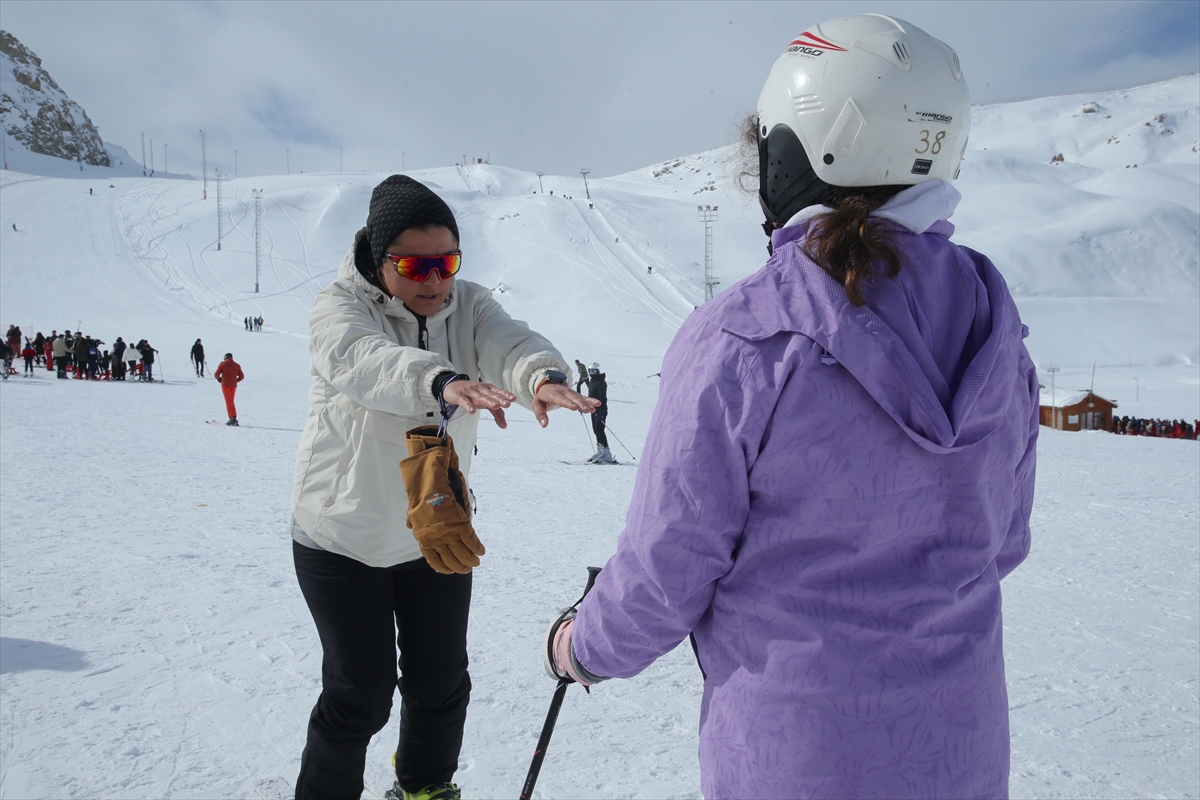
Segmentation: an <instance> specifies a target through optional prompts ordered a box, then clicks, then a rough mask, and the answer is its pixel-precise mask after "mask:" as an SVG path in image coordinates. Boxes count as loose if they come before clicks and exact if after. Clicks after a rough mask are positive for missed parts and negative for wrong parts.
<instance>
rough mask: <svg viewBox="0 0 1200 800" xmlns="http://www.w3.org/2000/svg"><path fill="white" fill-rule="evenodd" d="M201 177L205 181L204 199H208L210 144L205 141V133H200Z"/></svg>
mask: <svg viewBox="0 0 1200 800" xmlns="http://www.w3.org/2000/svg"><path fill="white" fill-rule="evenodd" d="M200 176H201V180H203V181H204V199H205V200H207V199H208V144H206V143H205V141H204V131H200Z"/></svg>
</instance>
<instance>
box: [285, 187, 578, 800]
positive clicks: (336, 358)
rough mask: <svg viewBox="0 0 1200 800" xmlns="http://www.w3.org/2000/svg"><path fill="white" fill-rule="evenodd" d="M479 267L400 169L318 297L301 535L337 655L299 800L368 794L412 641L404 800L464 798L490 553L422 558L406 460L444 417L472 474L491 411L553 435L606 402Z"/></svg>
mask: <svg viewBox="0 0 1200 800" xmlns="http://www.w3.org/2000/svg"><path fill="white" fill-rule="evenodd" d="M461 263H462V254H461V252H460V250H459V235H458V225H457V224H456V222H455V220H454V215H453V213H452V212H451V211H450V208H449V207H448V206H447V205H446V203H445V202H444V201H442V199H441V198H439V197H438V196H437V195H436V194H434V193H433V192H432V191H430V190H429V189H428V188H427V187H426V186H424V185H422V184H420V183H418V182H417V181H415V180H412V179H411V178H409V177H407V176H404V175H393V176H391V177H390V178H388V179H387V180H385V181H384V182H383V183H381V184H380V185H379V186H377V187H376V188H375V191H374V192H373V193H372V195H371V205H370V211H369V214H368V218H367V225H366V227H365V228H363V229H362V230H361V231H359V232H358V234H357V235H356V236H355V240H354V245H353V246H352V247H351V249H350V252H349V253H348V254H347V255H346V257H345V258H344V259H343V260H342V263H341V266H340V268H339V269H338V277H337V280H336V281H334V283H333V284H331V285H330V286H329V287H327V288H326V289H325V290H324V291H323V292H321V293H320V294H319V295H318V296H317V298H316V300H315V301H314V303H313V308H312V315H311V317H310V320H309V349H310V351H311V354H312V375H313V382H312V387H311V389H310V391H309V400H310V404H311V407H310V410H309V414H308V421H307V423H306V425H305V429H304V434H303V436H302V437H301V440H300V452H299V456H298V459H297V464H296V477H295V485H294V489H293V493H292V511H293V516H294V520H293V524H292V536H293V539H294V542H293V554H294V557H295V562H296V574H297V577H298V579H299V582H300V588H301V591H302V592H303V594H304V598H305V601H306V602H307V603H308V606H309V610H310V611H311V612H312V615H313V620H314V621H315V622H316V626H317V631H318V634H319V635H320V638H321V646H322V648H323V651H324V660H323V664H322V691H321V696H320V698H319V699H318V700H317V704H316V706H315V707H314V709H313V712H312V716H311V717H310V719H309V724H308V739H307V744H306V746H305V749H304V754H303V756H302V759H301V764H300V775H299V778H298V779H297V781H296V797H297V800H302V799H303V800H317V799H320V800H324V799H325V798H355V799H357V798H358V797H359V795H360V794H361V793H362V786H363V783H362V775H363V767H364V762H365V757H366V750H367V744H368V743H369V742H370V739H371V736H372V735H373V734H375V733H376V732H378V731H379V730H380V729H381V728H383V726H384V725H385V724H386V723H387V720H388V716H389V713H390V711H391V704H392V694H393V691H394V689H395V687H396V685H397V672H396V667H397V663H396V648H397V645H398V646H399V650H400V660H399V666H400V673H401V675H402V676H403V677H402V678H401V679H400V681H399V687H400V695H401V701H402V704H401V710H400V739H399V743H398V745H397V748H396V785H395V786H394V787H393V788H392V790H391V791H390V792H389V794H388V796H389V797H393V796H394V797H397V798H457V797H458V789H457V787H455V786H454V785H453V784H452V783H451V782H450V781H451V778H452V777H453V775H454V770H455V768H456V767H457V765H458V755H459V750H460V748H461V745H462V734H463V724H464V722H465V720H466V710H467V701H468V698H469V695H470V688H471V681H470V677H469V675H468V673H467V653H466V633H467V616H468V611H469V607H470V599H471V573H470V569H471V567H472V566H474V565H476V564H478V563H479V560H478V556H480V555H483V547H482V546H481V545H479V542H478V540H477V539H474V537H473V536H472V537H471V541H462V542H458V543H456V544H457V545H459V546H458V547H456V548H455V549H456V552H459V553H464V552H466V553H467V555H466V557H465V558H464V559H462V560H461V561H459V562H457V563H455V562H453V561H446V562H441V561H439V560H438V559H434V561H436V562H438V563H437V566H438V571H435V569H434V568H433V567H432V566H431V565H430V563H429V562H427V561H426V560H425V559H424V558H423V557H422V552H421V549H420V547H419V546H418V543H417V541H416V539H415V538H414V537H413V533H412V531H411V530H409V528H408V527H407V525H406V515H407V512H408V496H407V493H406V491H405V488H404V486H403V484H402V481H401V475H400V469H399V467H398V463H399V462H400V461H401V460H403V459H404V458H406V457H408V455H409V453H408V450H407V448H406V444H405V434H406V433H407V432H408V431H409V430H411V429H412V428H415V427H418V426H421V425H430V424H433V425H436V424H438V422H439V420H440V418H441V417H442V411H443V407H444V409H445V410H446V411H449V413H450V421H449V423H448V428H447V429H448V432H449V434H450V437H451V438H452V440H453V442H454V445H455V449H456V451H457V453H458V458H459V462H460V463H459V466H460V470H461V472H462V473H463V474H464V475H467V474H468V472H469V470H470V467H471V455H472V453H473V450H474V444H475V431H476V427H477V425H478V422H479V417H478V415H477V414H475V412H476V411H477V410H478V409H488V410H489V411H491V413H492V415H493V417H495V420H496V423H497V424H498V425H499V426H500V427H501V428H503V427H505V420H504V409H505V408H507V407H509V406H510V405H511V404H512V403H513V402H516V403H519V404H521V405H523V406H525V407H527V408H529V409H531V410H532V411H533V413H534V415H535V417H536V418H537V420H538V422H539V423H540V424H541V425H542V426H543V427H544V426H545V425H546V423H547V421H548V420H547V417H546V412H547V411H549V410H550V409H551V408H553V407H556V406H557V407H561V408H568V409H572V410H576V411H582V412H585V413H587V412H590V411H592V409H593V407H594V404H593V403H592V402H591V401H589V399H588V398H586V397H583V396H582V395H579V394H576V393H575V392H573V391H571V389H570V388H569V386H567V385H566V381H567V377H566V376H567V372H568V369H569V367H568V366H567V363H566V361H565V360H564V359H563V358H562V356H561V355H560V354H559V352H558V351H557V350H556V349H555V348H554V346H553V345H551V344H550V342H549V341H547V340H546V339H545V338H544V337H542V336H540V335H538V334H537V333H534V332H533V331H531V330H530V329H529V327H528V326H527V325H526V324H525V323H523V322H520V321H518V320H514V319H512V318H511V317H510V316H509V315H508V314H507V313H506V312H505V311H504V309H503V308H502V307H501V306H500V304H499V303H497V302H496V301H495V300H494V299H492V296H491V292H489V291H488V290H487V289H486V288H484V287H482V286H480V285H478V284H475V283H470V282H467V281H460V280H456V273H457V271H458V268H459V266H460V265H461ZM455 406H458V407H460V408H461V411H459V412H458V413H454V411H453V408H454V407H455ZM462 412H466V413H462ZM464 548H465V549H464ZM468 551H469V552H468ZM447 564H449V567H447ZM447 569H449V570H451V571H449V572H447V571H446V570H447Z"/></svg>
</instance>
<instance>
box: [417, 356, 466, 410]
mask: <svg viewBox="0 0 1200 800" xmlns="http://www.w3.org/2000/svg"><path fill="white" fill-rule="evenodd" d="M435 355H436V354H435ZM443 372H458V370H456V369H455V368H454V366H453V365H451V363H450V362H449V361H448V360H447V359H445V358H443V357H442V356H440V355H438V356H437V357H436V358H435V359H434V360H433V361H432V362H431V363H430V364H429V366H427V367H425V369H424V370H422V371H421V376H420V377H419V378H417V402H418V403H419V404H420V406H421V408H422V409H424V410H426V411H437V410H438V401H437V398H436V397H434V396H433V382H434V381H435V380H437V376H438V375H441V374H442V373H443Z"/></svg>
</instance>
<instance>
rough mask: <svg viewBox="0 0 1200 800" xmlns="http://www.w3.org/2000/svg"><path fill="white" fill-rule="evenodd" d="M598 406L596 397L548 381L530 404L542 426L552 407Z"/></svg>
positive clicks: (585, 408) (586, 411) (589, 408)
mask: <svg viewBox="0 0 1200 800" xmlns="http://www.w3.org/2000/svg"><path fill="white" fill-rule="evenodd" d="M451 385H453V384H451ZM599 407H600V401H599V400H597V399H596V398H594V397H584V396H583V395H581V394H579V393H578V392H573V391H571V390H570V389H569V388H568V387H567V386H565V385H563V384H561V383H550V382H548V381H547V382H544V383H543V384H542V385H541V386H539V387H538V390H537V394H536V395H534V398H533V405H532V406H530V408H531V409H532V410H533V416H535V417H536V418H537V421H538V425H541V426H542V427H543V428H544V427H546V426H547V425H549V424H550V418H549V417H548V416H547V412H549V411H550V409H552V408H566V409H570V410H571V411H578V412H580V413H582V414H590V413H592V412H593V411H595V410H596V409H597V408H599Z"/></svg>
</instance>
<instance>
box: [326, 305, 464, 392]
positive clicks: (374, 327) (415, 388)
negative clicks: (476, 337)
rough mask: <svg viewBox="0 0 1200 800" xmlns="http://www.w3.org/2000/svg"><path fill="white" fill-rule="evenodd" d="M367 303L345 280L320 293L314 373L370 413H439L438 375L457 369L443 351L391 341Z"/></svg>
mask: <svg viewBox="0 0 1200 800" xmlns="http://www.w3.org/2000/svg"><path fill="white" fill-rule="evenodd" d="M366 303H367V301H366V300H364V299H363V298H362V297H360V296H359V295H358V294H357V293H355V292H354V291H353V290H347V289H345V288H343V287H342V286H341V283H340V282H337V283H334V284H333V285H331V286H330V287H328V288H326V289H325V290H324V291H322V292H321V293H320V294H319V295H317V299H316V301H314V302H313V308H312V314H311V315H310V317H309V338H308V346H309V352H310V354H311V355H312V363H313V370H314V371H315V372H316V373H317V374H318V375H320V376H321V377H322V378H324V379H325V380H326V381H328V382H329V383H330V384H331V385H332V386H333V387H334V388H335V389H337V390H338V391H339V392H341V393H342V394H344V395H345V396H346V397H347V398H349V399H350V400H352V401H353V402H355V403H357V404H358V405H360V406H362V407H363V408H366V409H368V410H370V411H383V412H386V413H390V414H416V413H419V412H424V411H436V410H437V401H436V400H435V399H434V398H433V394H432V392H431V390H430V388H429V387H430V386H432V383H433V378H434V376H435V375H436V374H437V373H439V372H442V371H444V370H453V369H454V367H453V365H452V364H451V363H450V361H449V360H448V359H446V357H445V356H442V355H440V354H438V353H434V352H430V351H428V350H422V349H420V348H419V347H406V346H404V345H402V344H399V343H398V342H396V341H394V340H392V339H390V338H388V336H387V335H386V334H385V333H384V332H383V327H382V326H381V325H380V324H379V321H378V320H377V319H376V318H375V317H374V316H373V315H372V314H371V310H370V309H369V308H368V307H367V305H366Z"/></svg>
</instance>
